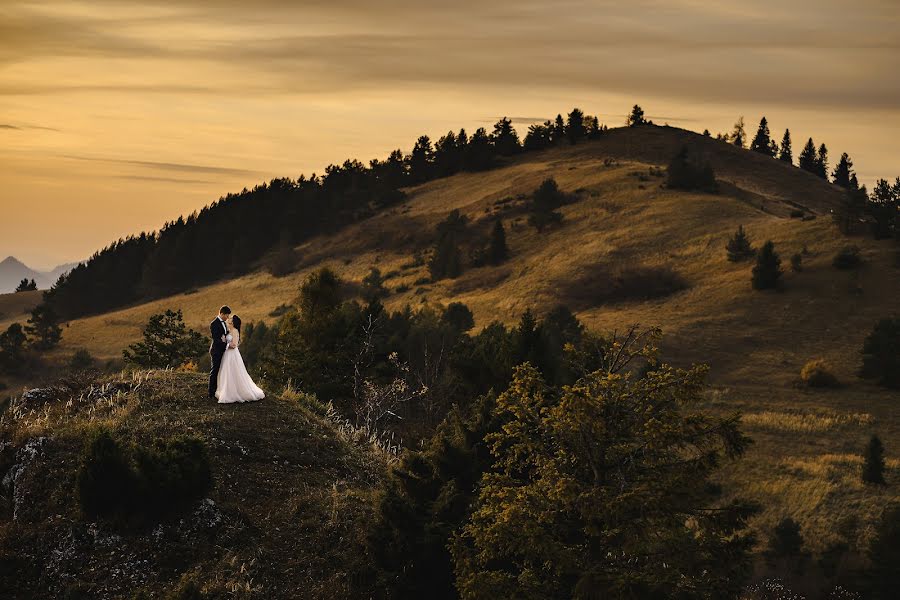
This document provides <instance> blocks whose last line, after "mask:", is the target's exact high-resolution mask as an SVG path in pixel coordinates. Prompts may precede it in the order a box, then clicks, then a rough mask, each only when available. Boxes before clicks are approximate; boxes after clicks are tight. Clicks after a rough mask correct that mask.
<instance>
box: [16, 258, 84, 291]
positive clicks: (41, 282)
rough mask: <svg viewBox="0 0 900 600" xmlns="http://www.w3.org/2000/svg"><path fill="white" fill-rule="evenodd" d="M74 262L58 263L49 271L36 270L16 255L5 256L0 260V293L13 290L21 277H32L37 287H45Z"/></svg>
mask: <svg viewBox="0 0 900 600" xmlns="http://www.w3.org/2000/svg"><path fill="white" fill-rule="evenodd" d="M76 264H77V263H69V264H65V265H59V266H57V267H55V268H53V269H51V270H50V271H37V270H35V269H32V268H31V267H28V266H26V265H25V264H24V263H23V262H22V261H20V260H19V259H17V258H16V257H14V256H7V257H6V258H5V259H3V261H2V262H0V294H6V293H10V292H12V291H14V290H15V289H16V286H17V285H19V282H20V281H22V279H29V280H31V279H34V281H35V283H36V284H37V286H38V289H42V290H44V289H47V288H49V287H50V286H52V285H53V284H54V283H55V282H56V280H57V279H59V276H60V275H62V274H63V273H66V272H68V271H69V270H71V269H72V267H74V266H75V265H76Z"/></svg>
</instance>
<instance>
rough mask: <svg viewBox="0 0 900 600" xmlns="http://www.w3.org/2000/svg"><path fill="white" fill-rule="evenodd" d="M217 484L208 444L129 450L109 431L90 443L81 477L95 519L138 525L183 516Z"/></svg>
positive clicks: (81, 493)
mask: <svg viewBox="0 0 900 600" xmlns="http://www.w3.org/2000/svg"><path fill="white" fill-rule="evenodd" d="M211 485H212V475H211V470H210V465H209V457H208V456H207V453H206V446H205V445H204V443H203V441H202V440H200V439H199V438H196V437H191V436H177V437H174V438H171V439H168V440H157V441H156V442H155V443H154V444H153V445H152V446H150V447H133V446H126V445H123V444H121V443H120V442H118V441H117V440H116V439H115V438H114V437H113V436H112V434H111V433H110V432H109V431H108V430H107V429H104V428H101V429H98V430H97V431H95V432H93V433H92V434H91V435H90V436H89V437H88V438H87V440H86V441H85V445H84V448H83V450H82V456H81V464H80V467H79V470H78V474H77V477H76V486H77V497H78V503H79V506H80V507H81V510H82V512H83V513H84V514H85V515H86V516H89V517H121V518H123V519H125V520H128V521H132V522H143V521H147V520H149V519H151V518H157V517H161V516H163V515H167V514H171V513H176V512H180V511H182V510H183V509H185V508H187V507H188V506H190V505H191V504H193V503H194V502H195V501H196V500H199V499H200V498H202V497H203V496H204V495H205V494H206V493H207V492H208V491H209V489H210V487H211Z"/></svg>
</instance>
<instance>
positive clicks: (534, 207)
mask: <svg viewBox="0 0 900 600" xmlns="http://www.w3.org/2000/svg"><path fill="white" fill-rule="evenodd" d="M565 201H566V195H565V194H564V193H562V191H560V189H559V186H558V185H557V183H556V180H555V179H553V178H552V177H550V178H547V179H545V180H544V181H543V182H542V183H541V185H540V186H539V187H538V189H537V190H535V192H534V195H533V196H532V202H531V214H530V215H529V216H528V224H529V225H531V226H533V227H534V228H535V229H537V230H538V231H539V232H541V231H543V230H544V229H546V228H547V227H549V226H551V225H555V224H558V223H560V222H561V221H562V213H560V212H558V211H557V210H556V209H557V208H559V207H560V206H562V205H563V204H564V203H565Z"/></svg>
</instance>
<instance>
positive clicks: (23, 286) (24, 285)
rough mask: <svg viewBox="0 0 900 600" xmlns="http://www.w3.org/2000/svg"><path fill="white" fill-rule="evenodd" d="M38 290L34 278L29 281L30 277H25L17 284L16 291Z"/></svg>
mask: <svg viewBox="0 0 900 600" xmlns="http://www.w3.org/2000/svg"><path fill="white" fill-rule="evenodd" d="M35 290H37V283H35V282H34V279H32V280H31V281H28V279H27V278H26V279H23V280H22V281H20V282H19V285H18V286H16V292H17V293H18V292H33V291H35Z"/></svg>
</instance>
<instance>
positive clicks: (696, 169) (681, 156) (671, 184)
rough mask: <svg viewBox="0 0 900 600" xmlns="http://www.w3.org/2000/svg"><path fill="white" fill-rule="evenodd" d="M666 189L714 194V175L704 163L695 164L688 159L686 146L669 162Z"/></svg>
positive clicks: (715, 188)
mask: <svg viewBox="0 0 900 600" xmlns="http://www.w3.org/2000/svg"><path fill="white" fill-rule="evenodd" d="M666 187H668V188H669V189H673V190H688V191H701V192H716V191H717V190H718V186H717V185H716V175H715V173H714V172H713V169H712V167H711V166H710V165H709V163H706V162H696V161H693V160H691V159H690V158H689V157H688V149H687V146H682V148H681V150H679V151H678V153H677V154H676V155H675V156H673V157H672V160H671V161H669V168H668V179H666Z"/></svg>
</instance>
